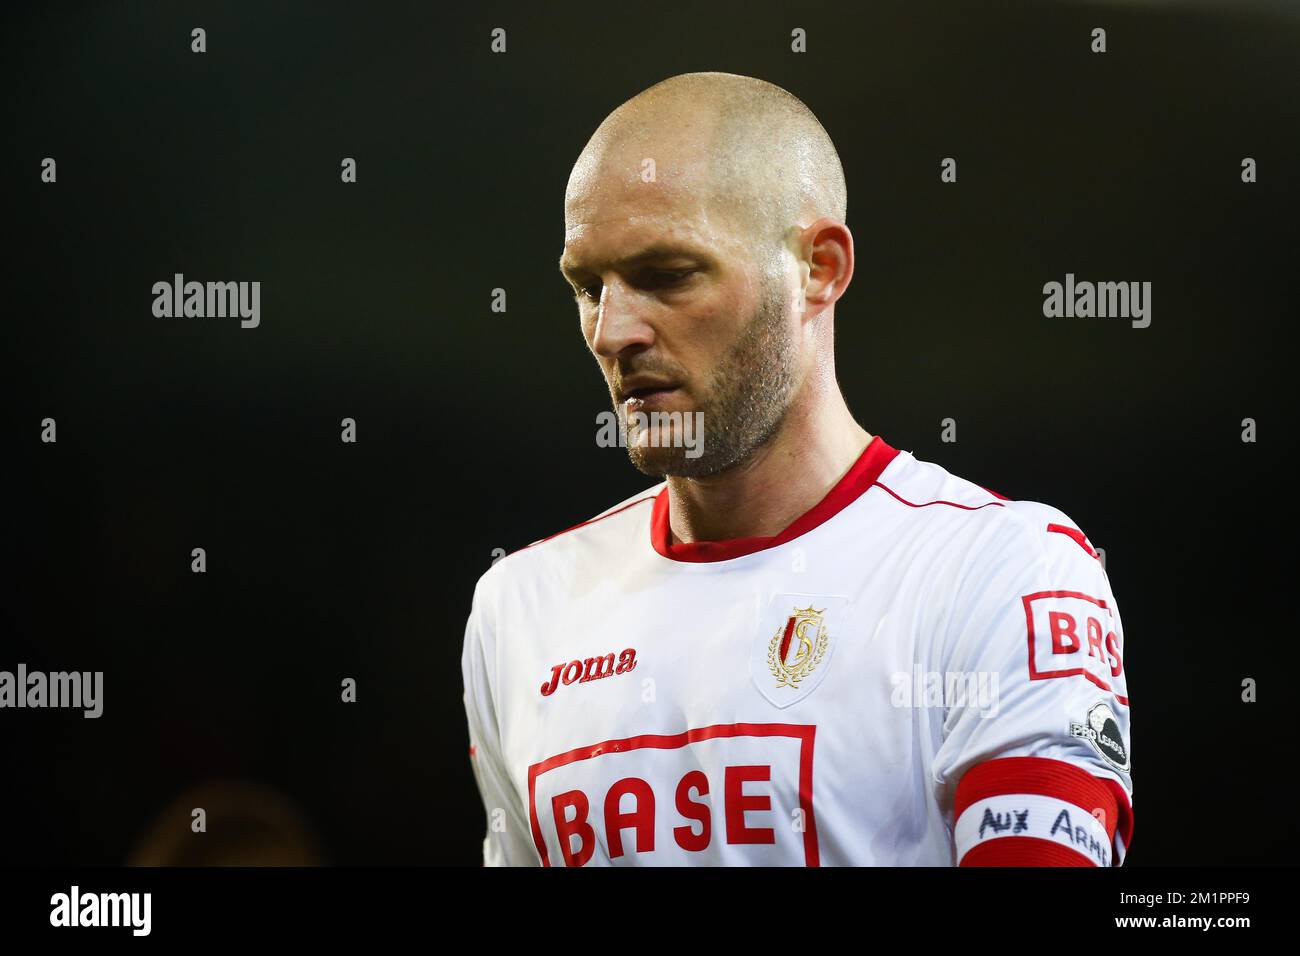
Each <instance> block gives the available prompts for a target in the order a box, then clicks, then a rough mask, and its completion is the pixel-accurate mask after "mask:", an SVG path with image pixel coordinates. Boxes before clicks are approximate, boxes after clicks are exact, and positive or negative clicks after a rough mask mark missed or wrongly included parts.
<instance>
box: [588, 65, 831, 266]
mask: <svg viewBox="0 0 1300 956" xmlns="http://www.w3.org/2000/svg"><path fill="white" fill-rule="evenodd" d="M646 160H652V161H653V162H654V176H655V178H656V180H658V181H659V182H661V183H664V184H665V185H666V186H667V187H668V188H670V189H677V190H681V191H684V192H688V193H691V194H692V195H693V196H694V197H695V199H696V201H697V202H699V203H701V204H704V205H705V206H707V207H708V208H709V209H710V210H712V211H713V212H714V213H715V214H718V215H721V216H724V217H727V218H729V219H731V221H732V222H733V224H734V225H737V226H739V227H741V228H743V229H745V230H746V231H747V232H748V233H749V236H750V238H751V239H752V240H753V241H755V242H758V243H770V242H773V241H777V242H779V241H782V240H784V239H785V238H786V236H787V233H788V231H789V229H790V227H791V226H794V225H796V224H807V223H809V222H812V221H814V220H816V219H818V218H821V217H823V216H825V217H830V218H833V219H838V220H840V221H841V222H843V221H844V219H845V216H846V212H847V206H848V190H847V188H846V187H845V183H844V169H843V167H842V166H841V164H840V157H839V154H838V153H837V152H836V150H835V145H834V144H833V143H832V142H831V138H830V136H828V135H827V133H826V130H825V129H823V128H822V124H821V123H820V122H818V120H817V117H816V116H814V115H813V112H812V110H810V109H808V107H807V106H805V105H804V103H803V101H801V100H800V99H799V98H798V97H796V96H794V95H792V94H790V93H788V92H786V91H785V90H783V89H781V87H779V86H776V85H774V84H772V83H768V82H766V81H764V80H759V79H755V78H754V77H749V76H738V75H736V74H734V73H684V74H682V75H680V76H674V77H671V78H669V79H666V80H663V81H662V82H660V83H656V84H655V85H654V86H652V87H650V88H649V89H646V90H644V91H642V92H641V93H638V94H637V95H636V96H634V97H632V98H631V99H630V100H628V101H627V102H625V103H624V104H623V105H622V106H620V107H618V109H616V110H614V112H613V113H611V114H610V115H609V116H608V117H607V118H606V119H605V121H604V122H603V123H601V124H600V126H599V128H597V130H596V132H595V134H594V135H593V136H592V137H591V140H590V141H589V142H588V143H587V146H586V148H585V149H584V150H583V152H582V155H581V157H580V158H579V159H578V162H577V164H576V165H575V166H574V168H573V173H572V175H571V176H570V177H569V186H568V190H567V191H566V193H565V205H566V209H568V208H570V207H572V206H580V205H581V200H582V197H583V195H584V194H585V193H587V192H589V190H590V188H591V186H592V185H593V180H595V179H597V178H599V177H602V176H605V177H611V176H612V177H615V178H622V177H626V180H627V182H629V184H644V177H645V175H646V168H647V167H646V163H645V161H646Z"/></svg>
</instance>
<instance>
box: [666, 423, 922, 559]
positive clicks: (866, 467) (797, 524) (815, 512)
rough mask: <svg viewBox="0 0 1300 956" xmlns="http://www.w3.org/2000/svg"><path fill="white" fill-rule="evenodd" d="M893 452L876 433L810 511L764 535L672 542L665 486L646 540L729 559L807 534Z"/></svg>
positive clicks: (676, 552) (674, 554)
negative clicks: (770, 533)
mask: <svg viewBox="0 0 1300 956" xmlns="http://www.w3.org/2000/svg"><path fill="white" fill-rule="evenodd" d="M897 454H898V449H896V448H891V447H890V446H889V445H887V444H886V443H885V440H884V439H883V438H881V437H880V436H879V435H876V436H875V437H874V438H872V439H871V441H870V442H869V443H868V444H867V447H866V448H865V449H864V450H863V452H862V454H861V455H859V456H858V460H857V461H855V462H854V463H853V467H852V468H850V469H849V470H848V471H847V472H846V473H845V475H844V477H843V478H841V479H840V480H839V481H838V482H836V484H835V487H834V488H832V489H831V490H830V491H828V492H827V493H826V497H825V498H823V499H822V500H821V501H819V502H817V504H816V505H814V506H813V507H812V510H810V511H808V512H805V513H804V514H803V515H801V516H800V517H798V518H796V519H795V520H794V521H793V522H791V523H790V525H789V526H788V527H787V528H786V529H785V530H784V531H782V532H781V533H780V534H776V535H772V536H771V537H767V538H762V537H757V538H729V539H727V540H725V541H686V542H682V543H680V544H673V543H672V540H673V539H672V532H671V530H670V529H669V525H668V489H667V488H666V487H665V488H664V490H663V491H661V492H659V494H658V495H656V496H655V503H654V511H653V512H652V514H651V516H650V543H651V544H652V545H654V549H655V550H656V551H658V552H659V553H660V554H662V555H663V556H664V557H665V558H671V559H672V560H673V561H691V562H704V561H729V560H730V559H732V558H739V557H743V556H745V555H747V554H753V553H754V552H755V551H763V550H765V549H767V548H775V547H776V546H777V545H780V544H785V543H786V542H787V541H793V540H794V539H795V538H797V537H799V536H800V535H804V534H807V533H808V532H809V531H811V530H812V529H813V528H815V527H817V526H818V525H819V524H822V523H823V522H826V521H829V520H830V519H831V518H833V517H835V516H836V515H837V514H839V513H840V512H841V511H843V510H844V509H845V508H847V507H848V506H849V505H851V504H852V503H853V502H854V501H856V500H857V499H858V497H859V496H860V495H861V494H862V493H863V492H864V491H866V490H867V489H868V488H870V487H871V486H872V485H873V484H875V482H876V479H877V478H879V477H880V473H881V472H882V471H884V470H885V468H886V467H887V466H888V465H889V463H890V462H891V461H893V460H894V456H895V455H897Z"/></svg>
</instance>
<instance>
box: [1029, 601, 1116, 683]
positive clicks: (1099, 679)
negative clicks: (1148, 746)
mask: <svg viewBox="0 0 1300 956" xmlns="http://www.w3.org/2000/svg"><path fill="white" fill-rule="evenodd" d="M1021 600H1022V601H1023V602H1024V605H1025V623H1026V626H1027V628H1028V631H1029V679H1030V680H1046V679H1047V678H1050V677H1073V676H1076V675H1077V676H1080V677H1085V678H1087V679H1088V680H1090V681H1092V682H1093V683H1094V684H1096V685H1097V686H1098V687H1100V688H1101V689H1102V690H1106V691H1110V692H1111V693H1113V694H1114V695H1115V699H1116V700H1118V701H1119V702H1120V703H1121V704H1124V705H1125V706H1127V705H1128V696H1127V695H1128V690H1127V687H1126V682H1125V678H1124V659H1123V647H1122V646H1121V645H1122V642H1121V639H1120V636H1119V634H1118V633H1117V632H1116V630H1115V623H1114V615H1113V614H1112V613H1111V609H1110V607H1109V606H1107V604H1106V602H1105V601H1104V600H1102V599H1101V598H1096V597H1092V596H1091V595H1089V594H1083V593H1082V592H1079V591H1038V592H1035V593H1034V594H1026V595H1025V596H1024V597H1023V598H1021Z"/></svg>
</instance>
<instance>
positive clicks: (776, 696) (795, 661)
mask: <svg viewBox="0 0 1300 956" xmlns="http://www.w3.org/2000/svg"><path fill="white" fill-rule="evenodd" d="M847 609H848V601H847V599H845V598H842V597H830V596H824V595H815V594H778V595H774V596H773V598H772V600H771V601H770V602H769V604H768V607H767V611H766V613H764V614H763V616H762V624H761V631H760V632H759V634H760V636H759V637H758V638H757V639H756V640H755V646H754V656H753V658H752V660H751V666H750V670H751V673H752V675H753V678H754V683H755V684H757V685H758V689H759V691H760V692H762V694H763V696H764V697H766V698H767V699H768V700H769V701H770V702H771V703H773V704H775V705H776V706H777V707H788V706H789V705H790V704H793V703H794V702H795V701H798V700H802V699H803V698H804V697H806V696H808V694H810V693H812V691H813V689H814V688H815V687H816V686H817V685H818V684H820V683H821V681H822V678H823V677H825V674H826V670H827V668H828V666H829V664H830V657H831V653H832V651H833V650H834V647H835V643H836V641H837V639H838V637H839V634H840V632H841V629H842V628H843V627H844V626H845V624H846V623H847Z"/></svg>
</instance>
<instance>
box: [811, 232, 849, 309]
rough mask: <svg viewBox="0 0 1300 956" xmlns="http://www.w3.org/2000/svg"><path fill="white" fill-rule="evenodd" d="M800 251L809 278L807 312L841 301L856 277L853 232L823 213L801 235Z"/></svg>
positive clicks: (828, 306)
mask: <svg viewBox="0 0 1300 956" xmlns="http://www.w3.org/2000/svg"><path fill="white" fill-rule="evenodd" d="M800 254H801V258H802V261H803V265H804V268H805V269H807V275H808V278H807V280H806V282H805V283H804V302H805V303H806V313H807V314H808V315H820V314H821V313H822V312H825V311H826V310H827V309H828V308H830V307H831V306H833V305H834V304H835V303H836V302H838V301H839V298H840V296H842V295H843V294H844V290H845V289H847V288H848V287H849V282H850V281H851V280H852V278H853V233H851V232H849V227H848V226H846V225H845V224H844V223H842V222H840V221H839V220H838V219H832V218H831V217H829V216H824V217H822V218H821V219H818V220H817V221H816V222H814V223H812V225H810V226H807V227H806V228H805V229H804V230H803V231H802V233H801V234H800Z"/></svg>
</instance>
